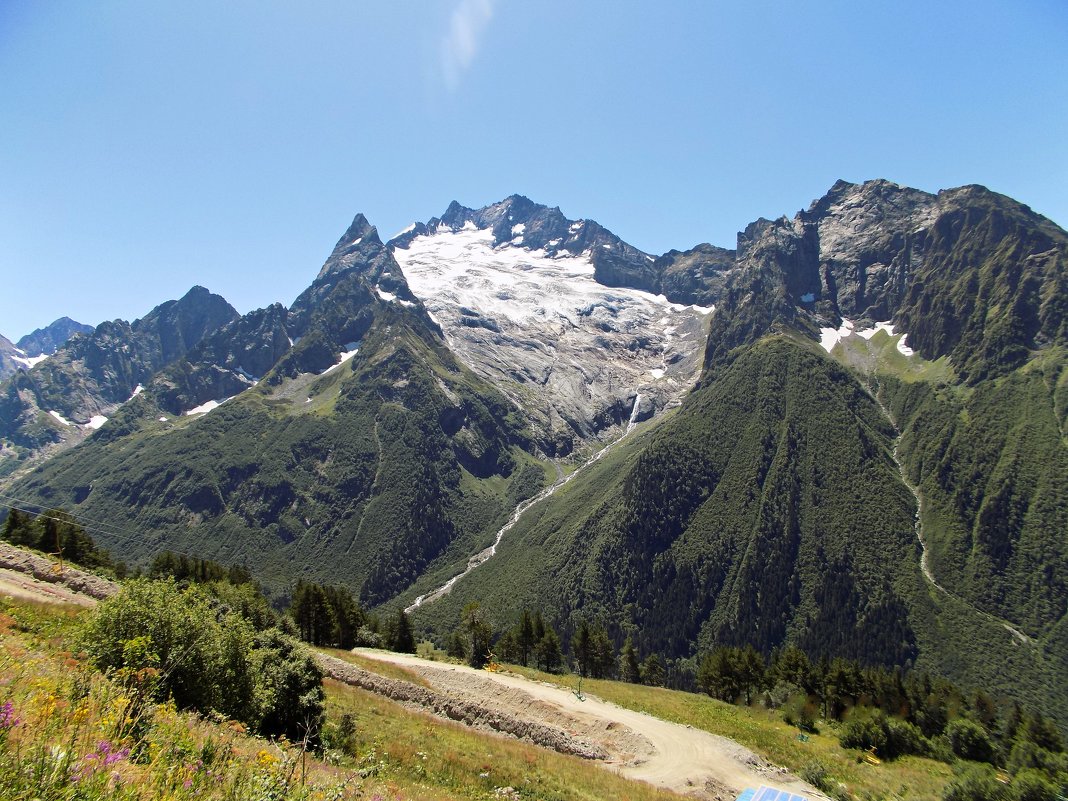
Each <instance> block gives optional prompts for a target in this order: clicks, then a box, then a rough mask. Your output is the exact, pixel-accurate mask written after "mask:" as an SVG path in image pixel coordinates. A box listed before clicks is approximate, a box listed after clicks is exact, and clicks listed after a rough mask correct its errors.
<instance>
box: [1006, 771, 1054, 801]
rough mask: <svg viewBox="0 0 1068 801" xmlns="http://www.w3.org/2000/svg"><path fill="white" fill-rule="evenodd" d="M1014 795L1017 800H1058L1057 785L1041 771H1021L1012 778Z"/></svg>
mask: <svg viewBox="0 0 1068 801" xmlns="http://www.w3.org/2000/svg"><path fill="white" fill-rule="evenodd" d="M1012 795H1013V798H1015V799H1016V801H1056V798H1057V787H1056V786H1055V785H1054V784H1053V783H1052V782H1050V781H1049V779H1048V778H1046V776H1045V775H1044V774H1043V773H1041V772H1040V771H1037V770H1033V769H1028V770H1024V771H1020V773H1018V774H1016V777H1015V778H1014V779H1013V780H1012Z"/></svg>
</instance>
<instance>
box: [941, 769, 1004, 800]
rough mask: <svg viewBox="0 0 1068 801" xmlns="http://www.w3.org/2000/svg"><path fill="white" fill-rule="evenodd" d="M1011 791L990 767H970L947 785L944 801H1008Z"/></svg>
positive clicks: (943, 796)
mask: <svg viewBox="0 0 1068 801" xmlns="http://www.w3.org/2000/svg"><path fill="white" fill-rule="evenodd" d="M1008 799H1009V789H1008V788H1007V787H1006V786H1005V785H1004V784H1002V783H1001V782H999V781H998V780H997V777H996V776H995V775H994V769H993V768H991V767H990V766H989V765H968V766H967V767H965V768H964V770H963V771H962V772H961V773H960V775H958V776H957V778H955V779H954V780H953V781H951V782H950V783H949V784H948V785H946V790H945V792H944V793H943V795H942V801H1008Z"/></svg>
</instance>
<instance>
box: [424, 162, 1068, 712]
mask: <svg viewBox="0 0 1068 801" xmlns="http://www.w3.org/2000/svg"><path fill="white" fill-rule="evenodd" d="M1065 242H1066V237H1065V234H1064V232H1063V231H1061V230H1060V229H1058V228H1057V227H1056V226H1054V225H1053V224H1052V223H1050V222H1049V221H1047V220H1044V219H1043V218H1041V217H1038V216H1037V215H1035V214H1033V213H1032V212H1031V211H1030V210H1029V209H1027V208H1026V207H1024V206H1022V205H1020V204H1018V203H1016V202H1015V201H1012V200H1010V199H1008V198H1004V197H1002V196H998V195H995V194H994V193H991V192H988V191H987V190H984V189H982V188H980V187H965V188H963V189H959V190H949V191H946V192H942V193H939V194H938V195H929V194H927V193H923V192H918V191H916V190H908V189H902V188H900V187H897V186H895V185H893V184H889V183H888V182H885V181H876V182H871V183H869V184H864V185H852V184H846V183H844V182H840V183H839V184H836V186H835V187H834V188H832V190H831V192H830V193H829V194H828V195H827V196H826V197H824V198H822V199H821V200H819V201H817V202H816V203H814V204H813V205H812V207H811V208H810V209H809V210H808V211H804V212H801V213H799V214H798V215H797V216H796V217H795V218H794V219H793V220H788V219H785V218H783V219H780V220H777V221H767V220H762V221H758V222H757V223H754V224H753V225H751V226H750V227H749V228H748V229H747V230H746V231H745V232H744V233H743V234H741V235H740V236H739V244H738V249H737V263H736V265H735V267H734V269H733V270H732V271H731V273H730V274H729V276H728V280H727V284H726V287H725V291H724V294H723V298H722V301H721V303H720V305H719V306H718V308H717V312H716V314H715V315H714V317H713V320H712V326H711V331H710V334H709V340H708V347H707V350H706V367H705V373H704V376H703V378H702V381H701V386H700V388H699V389H698V390H697V391H695V392H694V393H693V394H692V395H691V396H690V398H689V399H688V400H687V401H686V403H685V404H684V406H683V407H682V408H681V409H680V410H679V412H678V413H677V415H676V416H675V417H674V418H673V419H671V420H670V421H667V422H665V423H663V424H661V425H660V426H659V427H658V428H656V430H655V431H652V432H650V433H648V434H647V435H645V436H644V437H641V438H639V439H636V440H635V441H633V442H631V443H628V444H626V445H624V446H622V447H621V449H620V450H619V451H617V452H616V453H615V454H613V455H612V456H610V457H609V458H608V459H606V460H605V464H603V465H600V466H598V467H597V468H596V469H594V470H591V471H590V472H589V473H587V474H585V475H583V476H580V477H579V478H577V479H576V480H575V482H573V483H572V484H571V485H570V486H568V487H567V488H565V490H562V491H561V492H559V493H557V495H556V496H554V497H553V498H552V499H550V500H549V501H547V502H546V503H545V504H543V505H542V506H541V507H540V508H536V509H534V510H532V511H531V512H530V513H528V516H527V519H526V520H525V521H521V523H520V524H519V525H518V526H517V527H516V529H515V530H514V531H513V532H512V533H511V534H510V535H509V536H510V541H509V540H506V541H505V543H504V544H502V547H501V549H500V555H499V557H497V561H496V563H494V562H490V563H489V564H487V565H486V566H485V567H483V568H480V570H479V571H476V572H475V573H472V574H471V576H469V577H467V578H465V579H464V581H462V582H460V583H458V584H457V585H456V587H455V588H454V589H453V593H452V595H453V597H449V598H446V599H445V600H443V601H439V602H438V608H434V606H430V607H428V608H426V609H425V610H424V609H420V611H419V615H421V616H422V617H423V621H424V622H423V625H424V626H428V627H440V626H443V625H445V624H446V621H448V620H449V619H450V618H454V617H455V615H456V614H457V612H458V609H459V608H460V607H461V606H462V604H463V603H464V602H465V601H467V600H471V599H477V598H485V599H487V602H488V605H489V606H490V608H493V609H499V612H498V614H499V615H500V616H501V617H502V618H503V619H505V620H507V619H510V617H511V616H513V615H515V614H517V612H518V609H519V608H520V607H521V606H522V605H524V604H525V605H530V606H537V605H544V606H547V607H549V608H551V609H552V610H553V613H554V614H555V615H556V616H557V617H558V618H559V619H561V620H563V621H568V622H570V623H571V624H574V622H575V621H577V620H578V619H579V618H582V617H599V618H600V619H602V620H603V621H604V622H605V623H606V624H608V625H609V626H610V627H616V626H618V628H614V631H613V633H614V635H615V636H616V637H617V639H620V640H621V639H622V636H623V632H624V630H625V629H626V628H627V627H628V626H630V625H633V626H635V627H637V630H638V632H639V639H640V641H641V643H642V646H643V649H648V650H656V651H660V652H662V653H666V654H668V655H670V656H673V657H688V656H691V655H693V654H695V653H696V652H697V651H698V650H701V649H702V648H707V647H709V646H710V645H712V644H713V643H727V644H731V643H738V644H741V643H751V644H753V645H755V646H756V647H758V648H759V649H761V650H763V651H765V652H768V651H770V650H771V649H772V648H775V647H779V646H781V645H783V644H786V643H792V644H797V645H800V646H801V647H803V648H805V649H806V650H807V651H809V652H810V653H811V654H812V655H813V656H818V655H820V654H822V653H826V654H829V655H834V654H840V655H849V656H853V657H855V658H858V659H860V660H861V661H863V662H869V663H880V664H886V665H910V664H919V665H921V666H925V667H928V668H931V669H935V670H937V671H938V672H942V673H944V674H947V675H951V676H954V677H955V678H957V679H958V680H960V681H962V682H964V683H965V684H973V685H980V686H985V687H988V688H991V689H995V690H997V691H999V692H1003V693H1006V694H1007V695H1009V696H1013V697H1018V698H1020V697H1023V698H1026V699H1027V700H1028V701H1029V702H1031V703H1034V704H1039V705H1045V704H1049V705H1052V706H1051V708H1053V707H1055V708H1056V709H1058V711H1059V714H1060V715H1061V716H1062V717H1063V716H1064V713H1065V712H1066V711H1068V697H1066V693H1065V692H1064V687H1065V684H1066V682H1065V677H1066V676H1068V648H1066V647H1065V646H1066V637H1065V627H1066V624H1065V622H1064V620H1065V608H1064V603H1065V598H1066V593H1065V590H1064V582H1065V580H1066V579H1068V565H1066V564H1065V557H1064V553H1065V547H1066V545H1065V539H1064V532H1065V531H1066V530H1068V521H1066V520H1065V514H1066V510H1068V486H1066V484H1065V476H1066V475H1068V471H1066V470H1065V469H1064V468H1065V465H1066V462H1065V459H1066V455H1068V448H1066V442H1065V437H1064V417H1065V395H1064V392H1065V386H1066V385H1068V381H1066V379H1065V377H1064V370H1063V364H1064V357H1063V352H1064V351H1063V347H1064V345H1065V327H1064V321H1063V314H1062V313H1061V312H1059V311H1058V309H1060V307H1061V306H1063V303H1064V298H1065V292H1064V280H1065V275H1064V265H1065V263H1066V260H1065ZM878 323H881V325H877V324H878ZM894 324H896V330H897V331H898V332H900V331H901V329H902V328H904V330H905V331H906V332H907V335H908V336H907V340H906V337H905V336H904V335H902V334H900V333H895V325H894ZM816 339H820V340H821V341H822V344H823V345H824V347H825V349H826V350H829V351H831V354H824V353H823V352H822V351H820V350H819V349H818V346H816V345H815V343H814V340H816ZM906 341H907V344H906ZM828 355H830V356H831V358H828ZM836 361H837V362H838V363H837V364H836ZM898 460H900V462H901V463H902V466H903V470H904V474H902V473H901V472H900V471H899V466H898ZM914 491H916V492H915V494H914ZM918 500H919V501H920V502H921V503H919V504H918ZM918 510H919V511H920V512H921V523H922V525H921V527H920V529H919V532H917V530H916V529H915V528H914V517H915V515H916V513H917V511H918ZM918 533H919V534H920V535H921V536H923V537H924V541H925V542H926V543H927V545H928V549H929V553H928V555H927V558H926V560H925V563H926V564H927V565H928V566H929V567H930V570H931V572H932V575H933V577H934V579H935V581H937V582H938V584H939V585H941V588H939V587H936V586H935V585H933V584H931V583H930V582H929V581H927V580H926V579H925V578H924V577H923V574H922V572H921V568H920V560H921V553H922V548H921V541H920V539H919V537H918V536H917V534H918ZM516 577H522V578H521V580H519V581H518V582H517V578H516ZM517 583H518V584H519V585H520V587H522V589H521V590H519V591H516V590H515V589H514V587H515V585H516V584H517ZM465 585H466V586H465ZM505 587H508V588H509V589H508V590H507V591H505V589H504V588H505ZM1007 625H1011V626H1012V627H1014V628H1015V629H1017V630H1020V631H1021V632H1022V634H1020V635H1019V636H1017V635H1014V634H1012V633H1010V631H1009V630H1008V629H1007V628H1006V626H1007ZM1021 637H1023V638H1025V639H1024V641H1021Z"/></svg>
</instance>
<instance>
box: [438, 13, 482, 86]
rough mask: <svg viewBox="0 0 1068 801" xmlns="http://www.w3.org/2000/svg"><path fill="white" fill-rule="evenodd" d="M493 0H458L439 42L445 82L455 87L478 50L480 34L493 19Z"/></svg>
mask: <svg viewBox="0 0 1068 801" xmlns="http://www.w3.org/2000/svg"><path fill="white" fill-rule="evenodd" d="M495 2H496V0H460V3H459V5H457V6H456V8H455V9H454V10H453V12H452V19H451V20H450V22H449V30H448V32H447V33H446V34H445V37H444V39H442V42H441V70H442V75H443V76H444V78H445V86H446V88H448V90H449V91H450V92H454V91H456V89H457V87H458V86H459V85H460V78H461V77H462V76H463V74H464V72H465V71H466V70H467V68H468V67H469V66H470V65H471V62H472V61H473V60H474V58H475V55H476V54H477V53H478V46H479V42H480V40H481V38H482V34H483V33H484V32H485V30H486V26H487V25H489V22H490V20H491V19H493V6H494V4H495Z"/></svg>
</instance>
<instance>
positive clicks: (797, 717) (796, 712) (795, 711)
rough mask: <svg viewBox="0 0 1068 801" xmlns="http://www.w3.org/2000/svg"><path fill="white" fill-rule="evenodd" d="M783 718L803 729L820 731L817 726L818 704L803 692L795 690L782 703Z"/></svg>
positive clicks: (813, 731)
mask: <svg viewBox="0 0 1068 801" xmlns="http://www.w3.org/2000/svg"><path fill="white" fill-rule="evenodd" d="M782 719H783V720H784V721H785V722H786V723H787V724H789V725H790V726H797V728H799V729H801V730H802V731H807V732H812V733H817V732H818V731H819V730H818V729H817V728H816V704H815V703H813V702H812V699H810V698H809V697H808V696H807V695H806V694H805V693H803V692H795V693H794V694H793V695H791V696H790V697H789V698H788V699H787V700H786V703H784V704H783V705H782Z"/></svg>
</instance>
